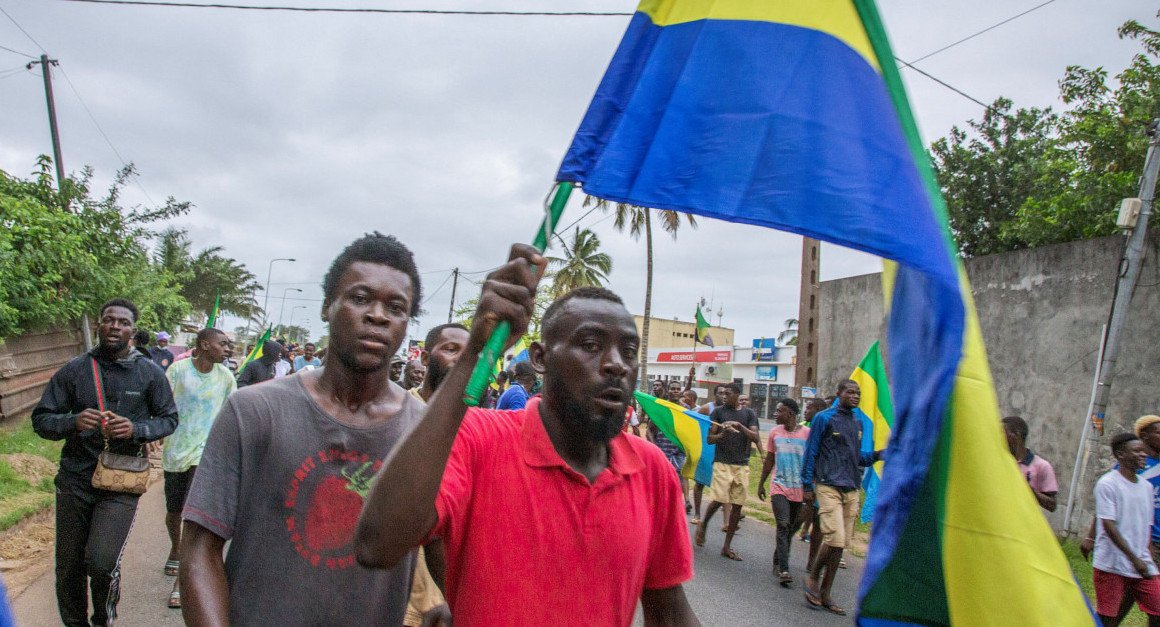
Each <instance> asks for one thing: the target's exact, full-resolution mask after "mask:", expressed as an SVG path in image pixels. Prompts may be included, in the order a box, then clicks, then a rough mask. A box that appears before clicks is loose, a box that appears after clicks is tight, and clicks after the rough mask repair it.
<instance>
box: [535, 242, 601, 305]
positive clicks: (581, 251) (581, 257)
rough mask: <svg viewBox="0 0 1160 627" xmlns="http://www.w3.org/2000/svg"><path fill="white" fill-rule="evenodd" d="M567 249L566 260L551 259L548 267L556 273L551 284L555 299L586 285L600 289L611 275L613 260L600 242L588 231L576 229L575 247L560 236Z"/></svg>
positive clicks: (565, 251)
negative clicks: (602, 251)
mask: <svg viewBox="0 0 1160 627" xmlns="http://www.w3.org/2000/svg"><path fill="white" fill-rule="evenodd" d="M557 237H558V238H559V239H560V243H561V244H563V245H564V256H563V257H548V267H549V268H553V269H554V270H555V272H556V274H555V277H554V278H553V280H552V296H553V297H558V296H560V295H561V294H563V293H565V292H568V291H571V290H574V289H576V288H578V287H583V286H585V285H595V286H597V287H601V286H603V285H604V283H605V282H606V281H608V275H609V274H610V273H611V272H612V258H611V257H609V256H608V255H606V254H605V253H601V252H597V251H598V250H599V249H600V238H599V237H598V236H597V235H596V234H595V233H593V232H592V231H590V230H588V229H580V228H579V227H577V228H576V231H575V232H574V233H573V234H572V246H571V247H569V246H568V243H567V242H565V241H564V238H562V237H559V236H557Z"/></svg>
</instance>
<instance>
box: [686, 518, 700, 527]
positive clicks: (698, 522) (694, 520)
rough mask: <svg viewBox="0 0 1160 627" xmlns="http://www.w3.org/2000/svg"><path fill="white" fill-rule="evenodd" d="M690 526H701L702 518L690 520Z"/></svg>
mask: <svg viewBox="0 0 1160 627" xmlns="http://www.w3.org/2000/svg"><path fill="white" fill-rule="evenodd" d="M689 524H690V525H699V524H701V519H700V518H694V519H692V520H690V521H689Z"/></svg>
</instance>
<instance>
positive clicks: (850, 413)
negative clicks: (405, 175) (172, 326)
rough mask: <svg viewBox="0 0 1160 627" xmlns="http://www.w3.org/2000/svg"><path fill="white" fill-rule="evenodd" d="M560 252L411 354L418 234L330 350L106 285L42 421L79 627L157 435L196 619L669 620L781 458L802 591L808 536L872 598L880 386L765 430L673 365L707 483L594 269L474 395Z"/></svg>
mask: <svg viewBox="0 0 1160 627" xmlns="http://www.w3.org/2000/svg"><path fill="white" fill-rule="evenodd" d="M544 266H545V259H544V258H543V257H542V256H541V255H540V254H539V253H538V252H536V251H535V250H534V249H532V248H530V247H526V246H521V245H516V246H513V248H512V251H511V255H510V257H509V259H508V261H507V263H506V264H504V265H503V266H501V267H500V268H499V269H497V270H495V271H494V272H492V273H491V274H490V275H489V277H488V279H487V281H486V282H485V283H484V285H483V291H482V293H481V295H480V298H479V305H478V309H477V311H476V312H475V315H474V317H473V320H472V325H471V328H470V329H468V328H466V327H464V326H462V325H459V324H445V325H439V326H437V327H435V328H433V329H431V330H430V332H429V333H428V334H427V336H426V339H425V342H424V343H423V345H422V346H423V350H422V352H421V354H420V356H419V357H417V358H414V359H411V360H409V361H404V360H402V359H400V358H399V357H398V356H397V353H398V352H399V349H400V346H401V345H402V342H403V341H404V339H405V338H406V336H407V329H408V324H409V323H410V322H411V321H412V320H413V319H414V318H415V317H416V316H417V315H418V314H419V303H421V302H422V285H421V280H420V273H419V270H418V268H417V267H416V264H415V262H414V259H413V256H412V254H411V251H410V250H409V249H408V248H407V247H406V246H405V245H403V244H402V243H401V242H399V241H397V240H396V239H395V238H393V237H390V236H384V235H381V234H379V233H374V234H370V235H367V236H365V237H363V238H360V239H358V240H356V241H355V242H353V243H352V244H350V245H349V246H348V247H346V248H345V249H344V250H343V251H342V252H341V254H339V255H338V257H337V258H336V259H335V260H334V261H333V263H332V265H331V267H330V269H329V271H328V272H327V274H326V276H325V278H324V281H323V286H322V287H323V293H324V301H323V304H322V308H321V316H322V319H323V321H324V322H325V323H327V325H328V328H329V337H330V340H329V344H328V345H327V347H326V349H325V352H324V353H321V354H320V353H317V352H316V351H315V346H314V345H313V344H310V343H306V344H304V345H302V346H300V347H299V346H295V345H292V344H289V343H285V342H277V341H266V342H264V343H263V345H262V346H260V347H259V348H260V351H259V352H260V357H258V358H256V359H251V360H249V361H247V362H244V365H243V367H242V368H241V370H240V372H236V373H235V372H234V371H235V370H236V368H237V366H236V364H237V361H236V360H234V359H233V353H234V346H233V344H232V342H231V341H230V339H229V338H228V337H227V336H226V334H225V333H223V332H221V331H219V330H217V329H214V328H206V329H203V330H201V331H200V332H199V333H198V334H197V337H196V340H195V345H194V346H193V347H192V349H191V350H189V351H186V352H184V353H183V354H180V355H174V354H173V352H172V351H171V350H170V349H169V347H168V346H167V344H168V339H169V338H168V337H167V336H164V334H161V335H159V336H158V337H156V340H157V342H156V347H155V348H153V349H147V348H146V347H145V345H146V344H148V342H149V340H150V339H152V338H150V337H149V336H148V335H147V334H145V335H143V336H141V335H138V334H137V329H136V321H137V315H138V312H137V308H136V306H135V305H134V304H133V303H131V302H129V301H127V300H124V299H114V300H111V301H109V302H108V303H106V304H105V305H104V306H103V307H102V308H101V310H100V311H99V312H98V314H99V315H98V327H97V345H96V347H95V348H94V349H93V350H91V351H89V352H87V353H86V354H84V355H82V356H80V357H78V358H76V359H74V360H72V361H71V362H69V363H68V364H66V365H65V366H64V367H62V368H61V369H60V370H59V371H58V372H57V373H56V374H55V375H54V376H53V378H52V380H51V382H50V383H49V385H48V387H47V389H46V390H45V392H44V396H43V398H42V400H41V402H40V404H39V405H38V406H37V408H36V409H35V411H34V412H33V417H32V420H33V424H34V428H35V429H36V431H37V433H39V434H40V435H41V436H43V437H46V438H49V439H54V440H64V441H65V444H64V448H63V450H62V454H61V462H60V472H59V473H58V475H57V477H56V481H55V483H56V494H57V503H56V529H57V541H56V592H57V601H58V607H59V611H60V616H61V620H62V621H63V623H64V624H65V625H69V626H87V625H113V624H114V622H115V620H116V618H117V612H116V608H117V603H118V600H119V596H120V588H121V575H120V560H121V555H122V554H123V552H124V549H125V544H126V542H127V539H128V536H129V532H130V529H131V527H132V525H133V521H134V518H135V516H136V514H137V501H138V498H139V494H137V493H132V492H126V491H122V490H120V489H119V488H117V487H116V486H113V487H110V486H109V485H106V484H104V483H101V482H100V481H98V476H99V475H102V474H103V473H104V472H105V471H106V470H108V469H110V468H112V469H113V470H116V469H118V468H120V466H118V464H119V463H120V462H118V461H116V460H117V459H122V458H125V457H129V458H132V457H142V456H144V455H146V451H147V449H148V447H149V445H151V444H153V443H158V442H160V443H161V457H162V468H163V471H164V484H163V485H164V492H165V504H166V513H165V523H166V527H167V530H168V532H169V538H170V545H171V549H170V554H169V556H168V559H167V561H166V562H165V563H164V564H159V565H158V567H159V569H161V570H163V571H164V573H165V574H166V575H170V576H173V577H174V584H173V588H172V592H171V594H170V596H169V598H168V599H167V600H165V602H167V603H168V604H169V606H170V607H173V608H180V609H181V611H182V614H183V617H184V620H185V622H186V623H187V624H189V625H197V626H202V625H207V626H208V625H215V626H216V625H231V624H233V625H304V626H306V625H310V626H315V625H347V624H350V625H356V624H357V625H413V626H420V625H450V624H451V622H452V620H453V619H454V620H455V621H458V622H461V623H463V624H468V625H505V626H506V625H547V624H551V625H572V624H575V625H622V626H627V625H630V624H631V623H632V621H633V616H634V613H635V612H636V610H637V608H638V606H639V608H640V610H641V612H642V614H643V620H644V624H645V625H649V626H653V625H699V624H700V623H699V621H698V619H697V617H696V615H695V613H694V611H693V609H692V608H691V607H690V604H689V602H688V600H687V598H686V596H685V591H684V588H683V585H684V584H685V583H686V582H687V581H689V580H690V579H691V578H692V576H693V550H694V545H695V546H697V547H703V546H705V544H706V543H707V541H708V535H709V530H710V528H711V525H710V523H711V521H712V519H713V517H714V516H715V514H716V513H717V512H718V511H722V512H723V518H724V524H723V526H722V527H721V531H722V532H723V533H724V538H723V542H722V546H721V551H720V554H721V556H722V557H724V558H726V559H728V560H738V561H740V560H741V559H742V556H741V555H739V554H738V553H737V551H735V550H734V549H733V548H732V541H733V538H734V535H735V534H736V533H737V531H738V528H739V525H740V524H741V522H742V519H743V518H744V514H743V511H742V510H743V507H745V506H746V504H747V501H748V498H749V486H750V476H749V473H750V459H751V457H752V456H753V454H754V449H756V453H757V455H759V456H760V458H761V460H762V465H761V468H762V470H761V477H760V480H759V481H758V484H759V488H758V491H757V492H758V497H759V498H760V499H761V500H763V501H764V500H765V499H767V498H768V499H769V501H770V504H771V506H772V510H773V512H774V516H775V518H776V520H777V534H776V544H775V546H773V547H771V550H772V555H773V557H772V573H773V577H774V580H775V581H776V582H777V583H778V584H780V585H781V586H784V587H787V588H788V587H790V586H791V585H792V584H793V581H794V577H793V575H792V574H791V573H790V566H789V555H790V550H791V546H792V545H793V544H794V543H793V539H794V537H795V534H797V533H799V531H800V538H801V539H802V540H803V541H807V542H808V543H809V560H808V565H807V569H806V573H805V576H804V578H803V580H802V589H803V591H804V594H805V598H806V601H807V602H808V603H809V604H810V606H812V607H815V608H817V609H821V610H826V611H829V612H831V613H834V614H845V613H846V610H845V609H844V608H843V607H841V606H840V605H839V604H838V603H836V602H835V600H834V599H833V598H832V596H831V590H832V586H833V583H834V579H835V577H836V575H837V572H838V570H840V569H841V568H844V567H845V562H844V559H843V555H844V552H845V551H846V550H847V549H848V548H849V547H850V545H851V541H852V539H853V536H854V525H855V521H856V519H857V518H858V516H859V511H860V487H861V484H862V478H863V473H864V472H865V469H866V468H867V467H870V466H871V465H873V464H874V463H876V462H878V461H880V460H881V459H883V458H884V455H885V451H873V450H863V444H862V443H863V429H864V428H865V424H864V422H863V420H862V419H861V418H860V415H859V414H860V412H858V406H859V404H860V401H861V390H860V389H859V386H858V384H857V383H856V382H854V381H853V380H844V381H842V382H840V383H839V384H838V386H837V389H836V390H835V392H836V394H835V396H832V397H830V398H828V399H807V400H806V402H805V403H804V406H801V407H799V404H798V402H797V401H795V400H794V399H790V398H786V399H782V400H781V401H779V402H778V403H777V405H776V407H775V411H774V416H775V420H776V425H775V426H774V427H773V428H772V429H771V430H770V431H769V432H768V434H767V437H765V438H764V439H763V438H762V437H761V436H762V434H761V426H760V422H759V420H758V417H757V415H756V414H755V413H754V412H753V410H752V409H750V408H749V407H748V399H747V398H746V397H745V396H744V395H743V394H741V388H740V386H738V385H737V384H734V383H724V384H720V385H718V386H716V388H715V389H714V390H713V397H712V398H711V399H707V400H708V402H704V403H703V402H701V399H699V398H698V396H697V393H696V391H695V390H694V389H691V386H690V385H689V384H688V383H686V384H682V383H680V382H676V381H674V382H667V383H666V382H662V381H659V380H658V381H654V382H653V384H652V385H653V387H652V390H651V391H652V394H653V395H654V396H656V397H658V398H667V399H668V400H669V401H671V402H673V403H676V404H678V405H681V406H683V407H685V408H686V409H688V410H690V411H696V412H699V413H700V414H703V415H705V416H707V417H708V419H709V421H710V423H711V425H712V427H711V428H710V430H709V433H708V436H707V441H708V443H710V444H715V445H716V453H715V458H714V463H713V468H712V473H711V474H712V476H711V478H710V477H697V479H696V480H695V481H694V482H692V485H690V482H688V480H687V479H685V478H684V477H682V469H683V468H684V466H685V465H686V457H685V452H684V451H683V450H682V448H681V446H680V445H678V444H677V443H674V442H672V441H670V440H669V439H668V437H666V436H665V434H664V433H662V432H661V431H660V430H659V429H658V428H657V427H656V426H655V425H654V424H652V423H651V422H649V421H648V420H647V417H646V416H644V415H643V414H642V413H641V412H640V411H639V410H638V409H637V407H636V406H635V401H634V398H633V391H634V389H636V386H637V376H638V369H639V362H638V359H639V354H640V336H639V334H638V331H637V328H636V326H635V323H634V321H633V317H632V316H631V315H630V314H629V313H628V310H627V309H626V308H625V305H624V303H623V302H622V301H621V299H620V298H619V297H618V296H617V295H616V294H615V293H613V292H611V291H609V290H606V289H603V288H592V287H588V288H580V289H577V290H573V291H571V292H568V293H566V294H564V295H562V296H560V297H559V298H557V299H556V301H555V302H553V303H552V304H551V305H550V306H549V307H548V308H547V309H546V310H545V311H544V313H543V315H542V318H541V320H540V328H541V339H540V340H539V341H536V342H533V343H532V344H531V345H530V346H529V347H528V350H527V355H526V358H522V357H521V358H520V360H513V359H510V358H509V360H508V362H507V363H506V364H504V366H505V367H504V368H502V369H501V371H500V372H499V375H498V376H497V377H496V378H497V381H496V383H495V384H493V385H492V386H491V387H490V388H489V389H488V391H487V393H486V394H485V395H484V397H483V398H482V399H479V400H478V402H477V401H474V400H471V399H465V390H466V389H467V385H468V381H469V379H470V378H471V376H472V372H473V370H474V369H475V367H476V365H477V362H478V360H479V355H480V353H481V351H482V349H483V347H484V344H485V342H486V340H487V338H488V337H489V335H490V334H491V332H492V331H493V330H494V329H495V328H496V327H497V325H498V324H500V323H501V322H503V323H508V324H510V325H511V327H512V331H513V333H512V337H513V338H514V337H519V336H520V335H521V334H522V333H524V332H525V330H526V329H527V327H528V324H529V320H530V317H531V315H532V312H533V311H534V295H535V292H536V287H537V284H538V282H539V280H540V278H541V275H542V268H544ZM254 353H255V351H254V347H252V346H249V347H246V350H245V351H244V352H243V353H242V354H243V355H253V354H254ZM689 383H691V382H689ZM469 405H470V406H469ZM1157 425H1160V417H1156V416H1146V417H1144V418H1141V419H1140V421H1139V422H1138V423H1137V425H1136V431H1137V434H1136V435H1131V434H1123V435H1120V436H1117V437H1116V438H1114V439H1113V440H1112V446H1113V450H1114V453H1115V455H1116V459H1117V461H1118V462H1119V465H1118V467H1117V468H1116V469H1114V470H1112V471H1110V472H1109V473H1108V474H1107V475H1105V476H1104V477H1103V478H1101V479H1100V482H1099V484H1098V485H1097V488H1096V495H1097V505H1098V507H1097V522H1093V527H1092V532H1091V534H1090V540H1091V541H1092V543H1094V552H1095V568H1096V576H1095V583H1096V590H1097V595H1098V606H1099V607H1098V609H1099V613H1100V614H1101V616H1102V617H1104V619H1105V624H1117V623H1118V619H1120V618H1122V617H1123V615H1124V614H1125V613H1126V611H1127V609H1128V608H1130V606H1131V603H1132V601H1133V600H1135V601H1138V602H1139V604H1140V606H1141V607H1142V608H1143V609H1144V611H1145V612H1147V613H1149V614H1150V615H1153V616H1155V615H1160V579H1157V576H1156V575H1157V570H1156V565H1155V564H1156V561H1155V560H1154V558H1153V555H1152V551H1153V550H1156V547H1158V546H1160V524H1157V523H1160V509H1155V510H1154V509H1153V505H1152V497H1153V489H1154V488H1153V485H1156V484H1160V470H1157V469H1160V426H1157ZM1003 426H1004V429H1005V431H1006V434H1007V439H1008V444H1009V447H1010V450H1011V453H1012V455H1013V456H1014V457H1015V460H1016V461H1017V462H1018V464H1019V467H1020V469H1021V470H1022V471H1023V472H1024V475H1025V476H1026V478H1027V481H1028V484H1029V486H1030V487H1031V489H1032V491H1033V493H1034V495H1035V498H1036V499H1037V500H1038V502H1039V504H1040V505H1041V506H1042V507H1044V508H1045V509H1049V510H1054V508H1055V497H1056V492H1057V491H1058V488H1057V487H1056V485H1055V478H1054V474H1053V472H1052V469H1051V466H1050V464H1048V463H1047V462H1046V460H1043V459H1042V458H1040V457H1038V456H1036V455H1035V454H1033V453H1032V452H1031V451H1030V450H1029V449H1028V448H1027V435H1028V428H1027V424H1026V423H1025V422H1024V421H1023V420H1022V419H1020V418H1016V417H1011V418H1007V419H1004V424H1003ZM1137 436H1138V437H1137ZM1154 470H1156V472H1153V471H1154ZM1141 472H1142V473H1143V474H1142V475H1138V474H1137V473H1141ZM114 474H115V473H114ZM1141 477H1143V480H1141ZM1150 482H1151V483H1150ZM706 487H708V489H709V497H708V503H707V505H706V506H705V507H704V509H702V497H703V491H704V489H705V488H706ZM1157 502H1160V499H1157ZM145 515H149V513H146V514H145ZM1153 516H1154V517H1155V518H1153ZM690 525H691V527H690ZM642 539H643V541H642ZM227 545H228V546H227ZM1085 549H1087V550H1090V549H1091V546H1090V545H1085ZM159 602H162V600H159ZM453 617H454V618H453Z"/></svg>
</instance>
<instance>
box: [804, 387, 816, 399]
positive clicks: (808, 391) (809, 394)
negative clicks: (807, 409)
mask: <svg viewBox="0 0 1160 627" xmlns="http://www.w3.org/2000/svg"><path fill="white" fill-rule="evenodd" d="M817 395H818V388H806V387H803V388H802V398H815V397H817Z"/></svg>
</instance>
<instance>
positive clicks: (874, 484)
mask: <svg viewBox="0 0 1160 627" xmlns="http://www.w3.org/2000/svg"><path fill="white" fill-rule="evenodd" d="M850 378H851V379H853V380H854V381H857V382H858V387H859V388H861V391H862V402H861V404H860V405H859V406H858V407H859V409H861V410H862V413H863V414H865V415H866V418H867V422H869V423H870V429H868V430H867V431H866V436H869V438H870V439H871V441H870V442H867V443H866V444H864V445H863V446H862V449H863V450H867V451H880V450H882V449H884V448H886V444H887V443H888V442H889V441H890V430H891V429H892V428H893V426H894V403H893V402H891V400H890V386H889V385H888V384H887V382H886V366H885V365H883V363H882V353H880V352H879V351H878V342H874V344H873V345H871V346H870V350H868V351H866V356H865V357H863V358H862V362H861V363H859V364H858V367H857V368H855V369H854V373H853V374H851V375H850ZM883 465H884V464H883V462H878V463H877V464H874V465H873V466H871V467H870V468H867V469H866V475H865V476H864V477H863V479H862V487H863V489H865V490H866V500H865V501H864V502H863V503H862V522H870V521H871V520H873V519H874V507H875V505H876V504H877V501H878V484H879V483H881V482H882V466H883Z"/></svg>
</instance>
